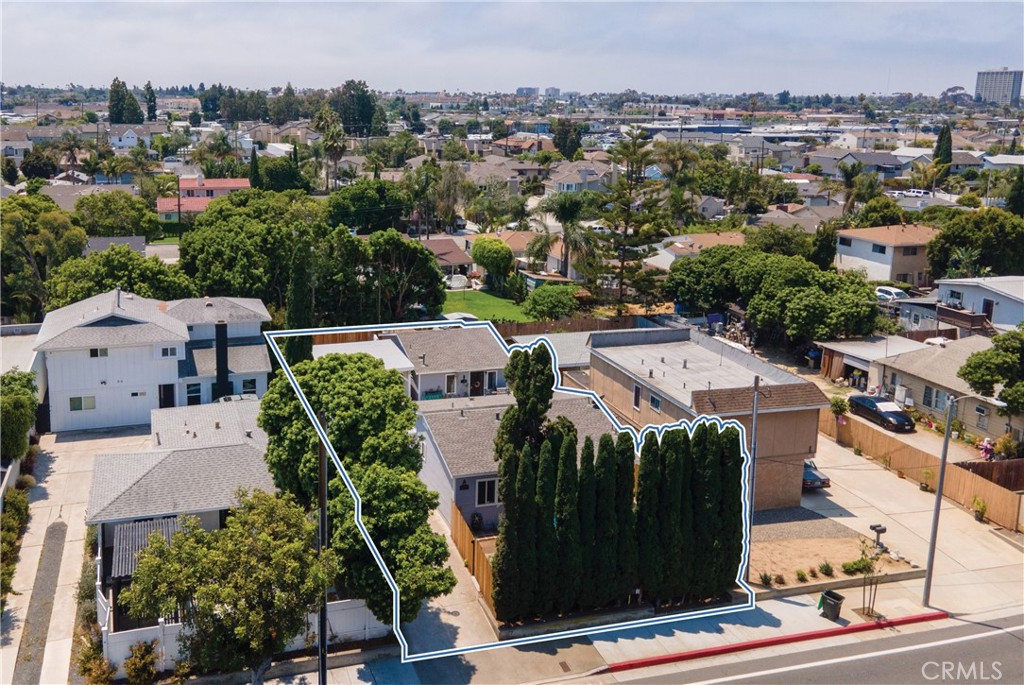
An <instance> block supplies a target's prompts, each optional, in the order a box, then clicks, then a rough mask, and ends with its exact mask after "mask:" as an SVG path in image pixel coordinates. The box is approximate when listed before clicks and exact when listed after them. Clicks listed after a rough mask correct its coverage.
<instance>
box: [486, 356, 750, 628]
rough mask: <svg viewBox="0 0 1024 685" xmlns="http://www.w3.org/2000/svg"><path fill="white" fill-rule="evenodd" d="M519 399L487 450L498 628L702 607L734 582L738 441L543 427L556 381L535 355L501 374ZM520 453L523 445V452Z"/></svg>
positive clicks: (716, 435)
mask: <svg viewBox="0 0 1024 685" xmlns="http://www.w3.org/2000/svg"><path fill="white" fill-rule="evenodd" d="M505 375H506V378H507V379H508V381H509V385H510V387H511V388H512V391H513V393H514V394H515V396H516V406H514V407H511V408H510V409H509V410H508V411H506V414H505V416H504V417H503V418H502V427H501V429H499V434H498V438H497V440H496V441H495V446H496V457H497V458H498V459H499V461H500V464H499V471H498V473H499V480H498V494H499V498H500V500H501V502H502V503H503V505H504V512H503V514H502V517H501V519H500V521H499V525H498V541H497V549H496V552H495V556H494V559H493V562H492V567H493V579H494V587H493V600H494V607H495V613H496V614H497V618H498V619H499V620H501V621H504V622H513V621H521V620H529V619H531V618H535V617H543V616H551V615H555V614H567V613H571V612H574V611H587V610H592V609H600V608H604V607H608V606H611V605H621V604H624V603H629V602H631V601H633V599H634V592H635V591H636V590H637V589H639V590H640V591H641V593H642V597H643V599H644V600H646V601H650V602H653V603H654V604H655V605H660V604H663V603H664V602H687V601H688V602H702V601H706V600H711V599H717V598H719V597H721V596H722V595H723V594H724V593H725V592H727V591H728V590H729V588H730V587H731V586H732V584H733V582H734V581H735V578H736V573H737V570H738V568H739V564H740V557H741V552H742V545H743V537H742V536H743V503H742V494H741V492H742V491H741V482H740V481H741V477H742V474H743V461H742V455H741V449H740V435H739V431H737V430H736V429H735V428H727V429H725V430H723V431H719V429H718V427H716V426H714V425H708V424H700V425H698V426H696V427H695V428H694V429H693V431H692V434H691V432H690V431H689V430H687V429H674V430H670V431H665V432H664V433H663V434H662V437H661V440H660V442H659V440H658V438H657V436H655V435H654V434H652V433H649V434H648V435H647V437H646V439H645V441H644V444H643V446H642V448H641V451H640V464H639V469H638V470H635V467H634V464H635V462H636V452H635V448H634V444H633V439H632V437H630V435H628V434H626V433H620V434H619V435H618V438H614V437H613V436H612V435H610V434H605V435H602V436H601V438H600V439H599V441H598V444H597V446H596V450H595V445H594V442H593V441H592V440H591V439H590V438H589V437H588V438H586V439H585V440H584V441H583V446H582V450H581V451H580V452H579V453H577V434H576V429H575V427H574V426H573V425H572V424H571V422H569V421H568V420H566V419H565V418H564V417H559V418H558V419H557V420H556V421H554V422H547V419H546V417H547V410H548V409H549V408H550V399H551V388H552V387H553V381H554V378H553V374H552V370H551V357H550V354H549V353H548V351H547V348H546V347H545V346H543V345H541V346H539V347H537V348H536V349H535V350H534V351H533V352H532V353H526V352H518V351H517V352H514V353H513V355H512V358H511V359H510V361H509V365H508V366H507V367H506V369H505ZM520 446H521V447H520Z"/></svg>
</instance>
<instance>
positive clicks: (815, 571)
mask: <svg viewBox="0 0 1024 685" xmlns="http://www.w3.org/2000/svg"><path fill="white" fill-rule="evenodd" d="M807 572H808V573H809V574H811V578H817V577H818V569H816V568H814V567H813V566H812V567H811V568H809V569H807Z"/></svg>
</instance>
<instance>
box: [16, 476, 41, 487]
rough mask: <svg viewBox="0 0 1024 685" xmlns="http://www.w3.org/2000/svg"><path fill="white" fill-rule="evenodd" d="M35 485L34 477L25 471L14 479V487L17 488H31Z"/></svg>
mask: <svg viewBox="0 0 1024 685" xmlns="http://www.w3.org/2000/svg"><path fill="white" fill-rule="evenodd" d="M35 486H36V479H35V478H33V477H32V476H30V475H28V474H27V473H23V474H21V475H20V476H18V480H16V481H14V487H16V488H18V489H19V490H31V489H32V488H34V487H35Z"/></svg>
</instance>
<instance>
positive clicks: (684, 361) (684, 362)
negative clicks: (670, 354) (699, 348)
mask: <svg viewBox="0 0 1024 685" xmlns="http://www.w3.org/2000/svg"><path fill="white" fill-rule="evenodd" d="M686 361H687V360H685V359H684V360H683V368H684V369H685V368H686Z"/></svg>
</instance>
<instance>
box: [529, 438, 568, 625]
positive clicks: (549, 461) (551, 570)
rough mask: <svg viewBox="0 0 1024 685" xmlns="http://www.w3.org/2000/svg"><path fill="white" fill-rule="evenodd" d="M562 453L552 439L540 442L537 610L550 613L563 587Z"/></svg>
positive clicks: (538, 467)
mask: <svg viewBox="0 0 1024 685" xmlns="http://www.w3.org/2000/svg"><path fill="white" fill-rule="evenodd" d="M557 478H558V457H557V456H556V455H555V451H554V449H553V447H552V445H551V441H550V440H545V441H544V442H543V443H542V444H541V446H540V458H539V459H538V461H537V537H536V545H537V602H536V605H535V608H536V611H537V613H540V614H549V613H551V611H552V610H553V609H554V606H555V602H556V601H557V599H558V593H559V591H560V585H561V582H560V581H561V580H562V579H561V578H559V577H558V553H559V549H558V539H557V537H556V536H555V488H556V485H557Z"/></svg>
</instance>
